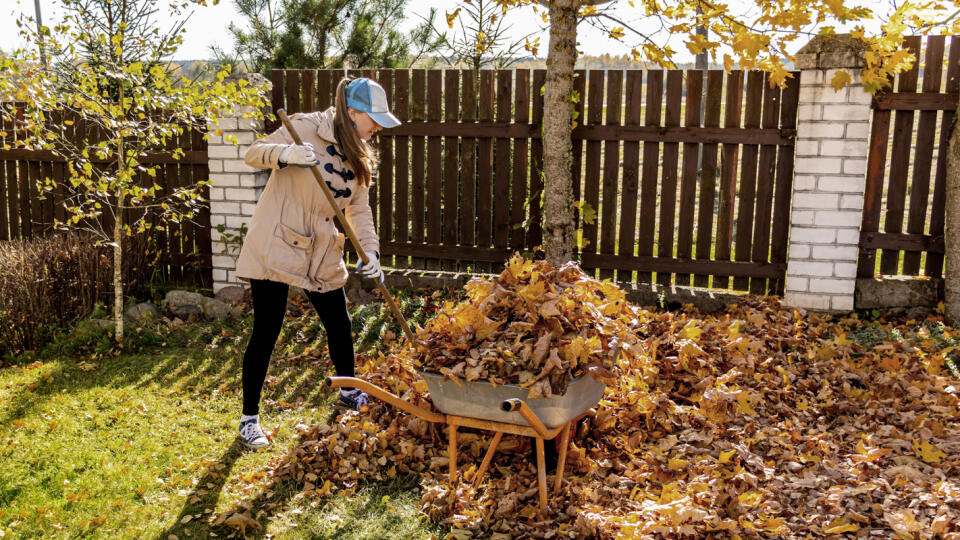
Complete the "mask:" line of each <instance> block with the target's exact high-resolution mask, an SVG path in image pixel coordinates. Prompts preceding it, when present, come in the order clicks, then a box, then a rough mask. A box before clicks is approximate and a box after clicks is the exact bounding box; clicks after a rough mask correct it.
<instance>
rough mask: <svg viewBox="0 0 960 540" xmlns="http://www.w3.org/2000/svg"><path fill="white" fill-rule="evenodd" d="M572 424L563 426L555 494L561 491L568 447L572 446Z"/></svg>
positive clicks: (554, 488)
mask: <svg viewBox="0 0 960 540" xmlns="http://www.w3.org/2000/svg"><path fill="white" fill-rule="evenodd" d="M570 424H571V422H567V425H565V426H563V431H561V432H560V457H559V458H558V459H557V479H556V480H555V481H554V483H553V494H554V495H556V494H557V493H559V492H560V483H561V482H562V481H563V467H564V465H566V464H567V447H568V446H570Z"/></svg>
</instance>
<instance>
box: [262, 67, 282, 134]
mask: <svg viewBox="0 0 960 540" xmlns="http://www.w3.org/2000/svg"><path fill="white" fill-rule="evenodd" d="M283 73H284V71H283V70H282V69H274V70H271V71H270V83H271V85H272V87H271V90H270V94H271V97H270V103H271V106H272V107H273V110H274V111H276V110H278V109H286V107H287V105H286V103H284V101H283ZM266 124H267V125H266V126H265V127H266V130H267V132H271V131H273V130H275V129H277V127H278V126H279V124H280V119H279V118H275V119H274V120H273V121H269V120H268V121H267V122H266Z"/></svg>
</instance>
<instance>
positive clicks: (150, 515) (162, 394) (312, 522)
mask: <svg viewBox="0 0 960 540" xmlns="http://www.w3.org/2000/svg"><path fill="white" fill-rule="evenodd" d="M401 302H402V305H403V306H404V307H403V309H404V311H405V312H406V313H411V312H414V313H417V312H419V308H418V306H420V305H422V304H423V299H421V298H416V299H411V298H409V297H408V298H403V299H401ZM352 316H353V321H354V325H355V329H356V328H357V327H359V331H355V338H356V342H357V343H358V349H361V348H365V347H367V346H369V344H371V343H375V342H376V341H377V337H378V335H379V332H380V329H382V328H385V327H390V328H391V329H394V331H396V332H397V333H399V328H397V327H395V325H393V324H392V323H385V322H384V307H383V306H382V305H377V306H374V307H365V308H360V309H355V310H353V313H352ZM413 318H414V319H416V318H420V319H421V320H422V317H413ZM251 326H252V320H251V319H250V318H246V319H243V320H239V321H232V322H227V323H201V324H196V325H191V326H188V327H185V328H183V329H179V330H168V329H165V328H162V327H156V328H153V329H145V328H142V329H141V330H140V332H139V334H138V333H137V331H136V329H130V334H131V337H130V339H128V340H127V343H126V344H125V347H124V350H123V351H119V352H118V351H117V350H116V349H115V348H114V347H113V346H112V345H111V340H110V338H109V337H108V336H106V335H104V334H100V333H99V332H97V331H96V330H93V329H91V328H88V327H86V326H85V325H81V327H80V328H79V329H78V330H76V331H75V332H73V333H72V334H70V335H66V336H61V337H60V338H59V339H58V340H57V341H55V342H54V343H53V344H52V345H50V346H49V347H48V348H47V349H45V350H44V351H42V352H40V353H37V354H31V355H28V356H26V357H20V358H15V359H13V361H12V363H10V362H8V363H7V364H6V365H4V366H2V367H0V460H2V462H3V467H0V533H3V534H0V536H5V535H10V534H12V535H13V536H16V537H24V538H32V537H62V538H66V537H97V538H117V537H122V538H132V537H136V538H163V539H166V538H168V536H169V535H171V534H173V535H176V536H177V537H178V538H180V539H184V538H207V537H210V536H212V534H217V535H219V536H221V537H223V536H228V535H230V534H231V533H232V532H233V531H232V530H231V529H229V528H225V527H222V526H221V527H211V525H210V523H209V521H210V519H209V516H215V515H218V514H219V513H221V512H224V511H228V510H231V509H237V508H240V506H239V505H241V504H249V505H250V506H251V510H252V511H251V515H253V516H254V517H255V518H256V519H257V520H258V522H259V523H260V524H261V525H262V526H263V528H262V529H261V530H258V531H253V530H248V531H247V533H248V534H249V535H253V536H259V535H273V536H275V537H282V538H300V537H311V538H312V537H318V536H319V537H323V538H326V537H332V538H422V537H425V536H430V535H431V534H435V533H438V532H442V529H441V528H440V527H439V526H438V525H437V524H434V523H430V522H429V521H426V520H425V519H422V518H421V517H420V516H419V514H418V507H419V501H420V493H419V488H418V482H417V480H416V479H415V478H405V479H398V480H396V481H395V482H394V483H392V484H389V485H367V486H360V487H359V488H358V489H357V490H356V491H355V492H354V493H352V494H339V495H336V496H334V497H332V498H329V499H320V498H316V497H303V496H302V495H300V494H299V490H298V489H297V486H296V485H293V484H291V483H289V482H288V483H280V484H276V485H270V486H268V479H269V475H268V472H267V464H268V462H269V461H270V460H271V459H273V458H276V457H278V456H281V455H283V454H284V453H285V452H286V451H287V450H288V449H289V448H290V447H291V446H292V445H293V444H294V443H295V441H296V438H297V430H296V425H297V424H300V423H304V424H311V423H316V422H323V421H332V420H333V414H332V413H331V410H330V409H329V407H328V404H329V402H330V401H331V398H332V396H333V394H332V392H330V391H328V390H326V389H324V388H323V387H322V386H321V385H320V383H321V382H322V380H323V378H324V377H325V376H327V375H328V374H329V373H330V372H331V368H330V367H329V360H328V359H327V356H326V351H325V348H324V345H325V341H326V340H325V333H324V331H323V329H322V326H321V325H320V324H319V322H317V317H316V315H315V314H314V313H313V311H312V308H310V309H305V310H304V313H303V315H302V316H299V317H294V316H291V315H288V318H287V322H286V325H285V327H284V331H283V334H282V335H281V340H280V343H279V344H278V346H277V349H276V351H275V353H274V357H273V361H272V364H271V367H270V371H269V373H268V378H267V382H266V384H265V387H264V393H263V399H262V402H261V417H262V419H263V420H262V421H263V424H264V427H265V429H266V430H268V431H272V438H273V444H272V445H271V446H270V447H269V448H268V449H266V450H262V451H259V452H249V451H244V450H243V449H242V446H241V445H240V443H239V441H238V440H237V439H236V429H237V426H236V424H237V420H238V417H239V409H240V365H241V356H242V352H243V349H244V347H245V345H246V341H247V339H248V338H249V332H250V329H251ZM274 430H275V431H274ZM188 516H189V517H188Z"/></svg>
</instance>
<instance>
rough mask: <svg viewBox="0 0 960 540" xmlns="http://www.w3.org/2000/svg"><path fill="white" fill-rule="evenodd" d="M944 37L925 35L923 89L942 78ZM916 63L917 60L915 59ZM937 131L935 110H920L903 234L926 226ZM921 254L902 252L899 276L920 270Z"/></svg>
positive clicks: (937, 88) (937, 85)
mask: <svg viewBox="0 0 960 540" xmlns="http://www.w3.org/2000/svg"><path fill="white" fill-rule="evenodd" d="M945 40H946V38H945V37H944V36H930V37H928V38H927V48H926V51H924V69H923V91H924V92H925V93H930V92H939V91H940V82H941V81H940V80H941V79H942V77H943V46H944V42H945ZM918 63H919V59H918ZM936 131H937V111H921V112H920V121H919V123H918V124H917V141H916V146H915V149H914V158H913V179H912V181H911V182H910V210H909V213H908V214H907V216H908V217H907V233H910V234H922V233H923V231H924V229H925V228H926V221H927V206H928V204H929V202H930V171H931V166H932V165H933V146H934V143H935V142H936V141H935V137H936ZM920 258H921V253H920V252H917V251H908V252H906V253H904V254H903V275H907V276H915V275H917V274H919V273H920Z"/></svg>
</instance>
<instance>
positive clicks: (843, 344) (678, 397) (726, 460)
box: [241, 259, 960, 540]
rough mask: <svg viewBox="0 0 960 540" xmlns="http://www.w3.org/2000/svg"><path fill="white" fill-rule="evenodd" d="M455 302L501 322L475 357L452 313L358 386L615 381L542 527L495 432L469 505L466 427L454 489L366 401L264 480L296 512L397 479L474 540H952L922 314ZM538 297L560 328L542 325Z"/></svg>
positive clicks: (937, 395)
mask: <svg viewBox="0 0 960 540" xmlns="http://www.w3.org/2000/svg"><path fill="white" fill-rule="evenodd" d="M534 272H536V273H537V275H536V276H534V275H533V274H534ZM561 283H565V284H567V285H561ZM465 293H466V296H467V298H468V301H469V304H468V305H470V306H472V307H473V308H475V309H476V310H477V311H479V313H480V314H482V315H483V316H484V317H486V318H488V319H490V320H491V321H493V322H494V323H496V324H497V326H496V328H495V329H493V330H490V331H489V334H488V335H486V336H485V337H484V338H483V339H481V338H479V337H478V335H477V334H476V332H475V330H477V328H473V329H472V330H470V329H467V327H466V326H471V325H466V326H463V327H461V326H460V324H459V323H457V322H456V321H455V320H453V319H454V317H455V316H456V315H455V314H456V313H458V311H457V308H458V306H456V305H452V304H451V305H447V306H444V307H443V309H442V312H439V313H438V315H437V318H436V319H435V321H434V322H432V323H431V324H429V325H428V326H427V328H429V329H430V330H429V331H426V330H427V329H426V328H425V332H423V333H421V335H420V339H421V340H422V342H423V343H418V344H406V346H404V347H402V348H399V349H391V350H389V351H386V352H382V353H374V354H371V355H370V356H364V355H361V356H359V357H358V360H357V372H358V376H359V377H362V378H364V379H366V380H369V381H370V382H372V383H373V384H377V385H379V386H381V387H383V388H385V389H387V390H389V391H391V392H393V393H394V394H396V395H398V396H401V397H402V398H403V399H405V400H407V401H410V402H412V403H414V404H416V405H418V406H420V407H423V408H425V409H428V410H432V409H433V408H432V405H431V403H430V400H429V396H428V395H427V389H426V385H425V384H424V382H423V380H422V379H421V378H420V377H419V376H418V374H417V372H416V369H417V368H419V367H421V366H422V365H424V364H426V363H428V362H431V361H430V359H428V358H426V356H425V355H426V351H427V350H433V351H437V356H438V359H437V360H436V361H435V362H433V363H432V365H435V366H442V367H444V368H448V369H454V368H455V366H457V365H460V364H461V363H463V373H464V375H463V377H464V378H468V377H473V376H475V375H476V376H478V377H480V378H485V377H491V378H493V379H495V380H501V381H506V380H515V381H517V382H521V383H523V384H526V385H528V386H530V387H533V385H535V384H539V383H544V382H546V381H548V380H549V381H551V382H550V383H549V384H550V385H552V384H553V381H552V378H553V376H554V375H555V372H557V367H556V365H555V363H556V362H557V358H559V362H560V366H561V370H560V371H561V372H564V373H568V374H573V373H583V372H584V371H585V370H591V371H594V372H596V373H597V374H600V373H602V370H606V371H607V372H608V373H606V374H605V376H606V377H607V378H608V379H610V378H612V379H613V381H614V383H615V384H610V385H608V387H607V390H606V393H605V395H604V399H603V400H602V401H601V402H600V404H599V406H598V407H597V415H596V417H594V418H592V419H591V420H590V421H589V424H588V426H587V427H586V429H585V430H582V431H581V432H580V433H578V435H577V437H575V438H574V440H573V442H572V444H571V447H570V450H569V453H568V455H567V462H566V472H565V474H564V478H563V482H564V483H563V487H562V489H561V490H560V492H559V493H557V494H553V493H552V492H551V493H550V495H549V502H548V505H547V508H546V509H545V510H544V511H543V512H542V513H541V512H539V510H538V507H537V498H538V495H537V476H536V468H535V466H534V464H533V463H534V462H533V460H531V458H530V454H531V440H530V439H529V438H524V437H515V436H511V435H506V436H504V437H503V439H502V441H501V442H500V445H499V447H498V449H499V450H498V452H497V454H496V456H495V457H494V459H493V461H492V462H491V464H490V467H489V470H488V471H487V474H486V476H485V478H484V480H483V482H482V483H481V484H480V486H479V487H477V488H474V487H473V486H472V482H470V481H469V479H472V478H474V477H475V476H474V475H475V474H476V468H477V467H479V463H480V462H481V460H482V459H483V455H484V453H485V452H486V449H487V446H488V445H489V443H490V440H491V434H490V433H488V432H479V431H473V430H468V429H463V428H461V430H460V432H459V436H458V439H459V443H460V444H459V449H460V452H459V454H458V456H457V459H458V465H459V467H458V470H459V472H460V476H459V477H458V481H457V482H455V483H452V484H451V483H450V482H449V479H448V465H449V461H448V457H447V437H446V431H445V429H444V426H442V425H437V424H430V423H428V422H425V421H423V420H421V419H419V418H416V417H413V416H411V415H409V414H406V413H403V412H401V411H399V410H397V409H395V408H393V407H391V406H389V405H386V404H384V403H382V402H379V401H376V400H375V401H374V402H373V403H372V404H371V405H370V406H369V407H367V408H365V409H364V410H363V411H360V412H349V413H344V414H341V415H340V416H338V417H337V418H336V420H335V421H333V422H332V423H330V424H319V425H316V426H303V427H302V430H301V438H300V441H299V442H298V444H296V445H295V446H294V447H293V448H292V449H291V450H290V451H289V452H288V453H287V455H285V456H283V457H281V458H277V459H275V460H274V461H273V462H272V463H271V470H272V478H274V479H275V480H280V481H293V482H294V483H295V484H296V485H298V486H299V487H300V489H301V490H302V491H304V492H305V493H306V494H307V495H308V496H326V495H334V496H336V495H337V494H341V493H344V492H350V491H352V490H354V489H356V487H357V486H358V485H362V483H364V482H368V483H370V482H372V483H376V482H388V481H397V480H395V478H400V479H410V480H406V481H413V482H416V483H418V484H419V486H420V490H421V510H422V512H423V513H424V514H426V515H428V516H430V517H431V518H433V519H436V520H438V521H440V522H442V523H444V524H445V525H446V526H449V527H450V528H451V529H454V530H469V531H471V532H472V533H474V537H482V538H487V537H496V536H497V535H508V536H510V537H527V538H664V537H666V538H735V537H741V538H762V537H777V538H808V537H822V536H827V535H847V536H849V537H857V538H894V537H901V538H916V539H921V538H942V539H952V540H957V539H958V538H960V480H958V478H960V412H958V411H960V380H958V379H957V378H956V377H955V376H953V375H951V373H950V370H952V369H955V368H954V366H955V365H956V361H957V360H956V359H957V349H956V347H957V343H956V339H957V337H956V336H957V330H955V329H954V328H951V327H950V326H946V325H944V324H943V322H942V318H941V317H940V316H939V315H937V314H933V313H931V314H930V315H929V316H927V317H926V318H925V319H922V320H908V319H906V318H904V317H901V318H899V319H896V320H884V319H881V320H878V321H873V322H865V321H862V320H860V319H857V318H853V317H835V316H826V315H817V314H805V313H803V312H800V311H797V310H791V309H783V308H781V307H780V304H779V300H778V299H776V298H755V297H754V298H743V299H742V300H740V301H738V302H736V303H733V304H731V305H729V306H727V307H726V309H723V310H720V311H718V312H716V313H713V314H704V313H700V312H698V311H697V310H695V309H693V308H692V307H689V306H688V307H685V308H683V309H679V310H676V311H655V310H645V309H638V308H636V307H633V306H629V305H628V304H626V302H625V301H624V297H623V294H622V292H619V291H617V290H616V289H615V287H613V286H612V285H610V284H609V283H602V282H597V281H595V280H592V279H590V278H587V277H584V276H583V275H582V274H580V272H579V271H578V270H576V269H575V268H574V267H565V268H564V269H561V270H551V269H549V268H546V267H544V266H543V265H541V264H539V263H529V262H527V261H522V260H518V259H512V260H511V261H510V263H509V264H508V265H507V269H506V270H505V272H504V273H503V274H501V275H500V276H499V277H498V278H497V279H495V280H491V281H481V280H476V281H473V282H471V283H470V284H469V285H468V286H467V288H466V290H465ZM548 294H555V295H556V296H555V297H549V298H550V300H549V301H552V300H557V304H556V309H557V311H558V312H559V315H555V314H553V312H552V310H551V309H550V308H547V309H546V310H545V312H546V313H547V314H546V315H544V313H543V311H542V310H540V309H539V307H538V306H540V305H542V302H539V300H538V299H544V298H547V296H546V295H548ZM570 295H573V296H570ZM581 297H584V298H587V301H583V302H581V301H580V300H576V301H577V302H580V306H579V307H575V306H569V305H567V303H566V302H567V301H568V300H574V299H576V298H581ZM528 302H530V303H528ZM538 302H539V303H538ZM617 302H621V303H620V304H618V303H617ZM531 303H532V304H531ZM522 305H526V307H522ZM531 305H532V307H531ZM464 309H465V308H464ZM581 312H582V313H581ZM469 313H471V312H469V310H466V309H465V311H464V316H465V317H466V318H467V319H470V320H473V321H481V323H480V324H481V325H482V324H483V322H482V321H483V320H484V319H482V318H480V317H479V316H477V315H476V313H473V314H469ZM610 318H613V319H614V320H613V321H612V322H611V321H610V320H609V319H610ZM634 319H635V321H636V322H632V321H633V320H634ZM628 330H629V331H630V332H632V334H633V336H635V337H636V341H634V339H633V337H632V336H631V335H630V334H629V333H628V332H627V331H628ZM621 331H622V334H621V333H620V332H621ZM517 338H520V339H519V341H517V342H515V340H517ZM538 343H540V344H541V345H540V346H539V348H538V345H537V344H538ZM544 344H546V345H544ZM431 347H432V348H431ZM618 348H619V349H620V351H621V354H620V356H619V357H618V359H617V360H616V362H613V361H611V360H610V353H611V352H613V351H615V350H617V349H618ZM554 353H555V356H552V355H553V354H554ZM510 355H512V356H510ZM548 364H549V365H550V366H551V367H550V368H549V370H548V371H546V373H545V374H544V371H545V370H547V366H548ZM478 367H481V368H483V370H485V371H475V370H476V368H478ZM471 370H474V371H471ZM468 374H469V375H468ZM541 375H543V376H542V377H541ZM538 379H539V380H538ZM498 384H499V383H498ZM543 390H544V392H545V390H546V389H543ZM553 390H554V389H553V387H552V386H551V390H550V391H551V392H552V391H553ZM548 444H549V443H548ZM308 475H312V476H308ZM548 484H549V485H550V486H551V487H552V486H553V476H552V474H550V475H548ZM241 511H242V510H241ZM458 534H459V533H458Z"/></svg>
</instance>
